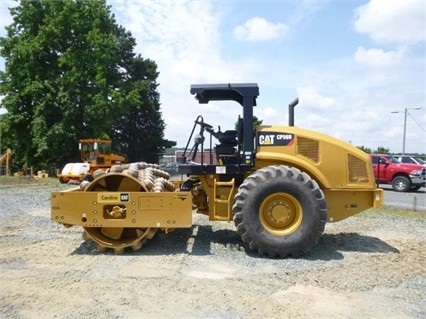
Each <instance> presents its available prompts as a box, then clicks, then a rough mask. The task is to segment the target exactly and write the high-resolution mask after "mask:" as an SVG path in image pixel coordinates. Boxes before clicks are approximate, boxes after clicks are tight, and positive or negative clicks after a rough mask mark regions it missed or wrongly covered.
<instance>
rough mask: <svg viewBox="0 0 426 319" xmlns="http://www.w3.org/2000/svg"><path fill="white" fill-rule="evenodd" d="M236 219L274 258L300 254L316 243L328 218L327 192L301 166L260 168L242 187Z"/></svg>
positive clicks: (249, 239)
mask: <svg viewBox="0 0 426 319" xmlns="http://www.w3.org/2000/svg"><path fill="white" fill-rule="evenodd" d="M233 213H234V223H235V226H236V228H237V233H238V234H239V235H240V236H241V238H242V241H243V242H244V243H246V244H248V246H249V248H250V249H251V250H254V251H257V252H258V253H259V254H260V255H267V256H269V257H271V258H277V257H278V258H284V257H287V256H292V257H299V256H300V255H303V254H305V253H307V252H308V251H309V250H310V249H311V248H312V247H313V246H315V245H316V244H317V243H318V241H319V239H320V238H321V236H322V233H323V231H324V227H325V223H326V219H327V205H326V201H325V197H324V194H323V192H322V190H321V189H320V188H319V186H318V184H317V183H316V181H315V180H313V179H312V178H311V177H310V176H309V175H308V174H306V173H304V172H301V171H300V170H299V169H297V168H293V167H288V166H282V165H276V166H268V167H264V168H262V169H259V170H257V171H256V172H254V173H253V174H252V175H250V176H249V177H248V178H247V179H246V180H245V181H244V182H243V183H242V184H241V186H240V187H239V190H238V193H237V195H236V196H235V199H234V205H233Z"/></svg>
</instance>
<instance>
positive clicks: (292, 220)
mask: <svg viewBox="0 0 426 319" xmlns="http://www.w3.org/2000/svg"><path fill="white" fill-rule="evenodd" d="M259 215H260V222H261V223H262V225H263V227H264V228H265V229H266V230H267V231H268V232H270V233H272V234H274V235H278V236H284V235H288V234H290V233H292V232H294V231H295V230H296V229H297V228H298V227H299V226H300V224H301V223H302V219H303V211H302V207H301V205H300V203H299V201H297V199H296V198H294V197H293V196H291V195H289V194H286V193H276V194H272V195H270V196H268V197H267V198H266V199H265V200H264V201H263V203H262V204H261V206H260V212H259Z"/></svg>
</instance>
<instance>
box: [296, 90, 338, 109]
mask: <svg viewBox="0 0 426 319" xmlns="http://www.w3.org/2000/svg"><path fill="white" fill-rule="evenodd" d="M298 93H299V100H300V105H301V106H303V107H304V108H306V109H316V110H318V109H320V110H333V109H334V110H336V109H338V108H339V107H338V104H337V101H336V100H335V99H334V98H332V97H327V96H323V95H321V94H320V93H319V92H318V91H317V90H316V89H314V88H312V87H302V88H299V89H298Z"/></svg>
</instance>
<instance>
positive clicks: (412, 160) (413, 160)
mask: <svg viewBox="0 0 426 319" xmlns="http://www.w3.org/2000/svg"><path fill="white" fill-rule="evenodd" d="M395 157H396V158H397V160H398V162H400V163H408V164H419V165H423V166H426V161H425V160H424V159H422V158H421V157H419V156H408V155H400V156H398V155H395Z"/></svg>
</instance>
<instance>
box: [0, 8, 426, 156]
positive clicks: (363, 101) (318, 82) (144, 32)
mask: <svg viewBox="0 0 426 319" xmlns="http://www.w3.org/2000/svg"><path fill="white" fill-rule="evenodd" d="M10 3H13V2H11V1H5V0H0V36H4V35H5V31H4V26H5V25H8V24H10V23H11V18H10V16H9V13H8V10H7V7H8V6H9V5H10ZM107 4H108V5H110V6H111V12H112V13H113V14H114V15H115V18H116V21H117V23H118V24H120V25H122V26H123V27H124V28H125V29H126V30H127V31H130V32H131V33H132V35H133V37H134V38H135V39H136V42H137V46H136V48H135V53H138V54H141V55H142V56H143V57H144V58H145V59H148V58H149V59H152V60H154V61H155V62H156V63H157V65H158V71H159V72H160V75H159V77H158V83H159V87H158V91H159V93H160V102H161V112H162V116H163V119H164V121H165V124H166V129H165V135H164V138H166V139H168V140H173V141H176V142H177V145H178V146H180V147H183V146H185V145H186V143H187V141H188V138H189V135H190V133H191V130H192V127H193V125H194V121H195V119H196V117H197V116H198V115H202V116H203V118H204V121H205V122H207V123H209V124H211V125H213V126H214V127H215V128H217V127H218V126H220V127H221V129H222V130H227V129H233V128H234V124H235V122H236V121H237V118H238V115H242V107H241V106H240V105H239V104H237V103H236V102H229V101H228V102H217V101H214V102H210V103H209V104H198V102H197V101H196V100H195V99H194V97H193V96H192V95H191V94H190V92H189V90H190V86H191V84H217V83H257V84H258V85H259V88H260V95H259V97H258V99H257V106H256V107H255V109H254V115H255V116H257V117H258V118H259V119H260V120H262V121H263V124H274V125H288V104H289V103H290V102H291V101H293V100H294V99H295V98H296V97H298V98H299V104H298V105H297V106H296V108H295V120H294V123H295V126H298V127H303V128H307V129H311V130H315V131H319V132H322V133H325V134H328V135H331V136H334V137H337V138H340V139H342V140H344V141H346V142H349V143H351V144H353V145H355V146H364V147H368V148H370V149H372V150H375V149H377V148H378V147H380V146H382V147H385V148H388V149H389V150H390V152H392V153H401V152H402V149H403V136H404V123H406V138H405V152H406V153H426V103H425V100H426V99H425V97H426V93H425V92H426V72H425V70H426V68H425V67H426V56H425V52H426V51H425V42H426V22H425V19H426V2H425V1H424V0H334V1H326V0H306V1H305V0H300V1H297V0H274V1H269V0H217V1H213V0H192V1H191V0H175V1H172V0H107ZM2 67H3V66H2V65H0V69H1V68H2ZM419 108H420V109H419ZM395 112H397V113H395ZM405 112H407V118H406V121H405Z"/></svg>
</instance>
